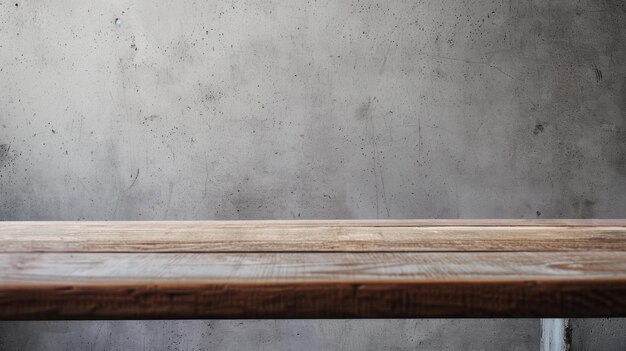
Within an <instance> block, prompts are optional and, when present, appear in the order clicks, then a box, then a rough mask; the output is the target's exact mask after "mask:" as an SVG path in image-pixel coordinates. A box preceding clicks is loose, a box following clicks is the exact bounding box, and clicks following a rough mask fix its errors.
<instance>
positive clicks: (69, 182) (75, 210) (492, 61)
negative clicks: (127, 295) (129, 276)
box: [0, 0, 626, 350]
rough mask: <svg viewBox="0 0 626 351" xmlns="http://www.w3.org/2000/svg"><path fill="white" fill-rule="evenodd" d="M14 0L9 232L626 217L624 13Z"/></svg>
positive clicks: (534, 329) (288, 332)
mask: <svg viewBox="0 0 626 351" xmlns="http://www.w3.org/2000/svg"><path fill="white" fill-rule="evenodd" d="M13 1H16V2H13ZM13 1H12V2H8V1H2V2H1V3H0V219H5V220H43V219H55V220H76V219H133V220H141V219H260V218H265V219H271V218H284V219H297V218H558V217H561V218H590V217H598V218H601V217H622V218H623V217H626V196H624V194H626V156H625V155H626V125H625V124H626V123H625V122H626V118H625V114H626V86H625V84H626V64H625V59H626V7H625V6H626V5H624V2H623V1H621V0H577V1H572V0H551V1H531V0H528V1H523V0H522V1H519V0H510V1H496V0H474V1H472V0H422V1H418V0H406V1H400V0H390V1H378V2H377V1H372V0H363V1H358V0H353V1H347V0H317V1H308V0H307V1H305V0H276V1H269V0H247V1H246V0H243V1H239V0H232V1H217V0H204V1H191V0H184V1H175V2H172V1H165V0H153V1H130V0H127V1H124V0H111V1H81V0H56V1H50V0H38V1H34V0H28V1H24V0H13ZM0 328H2V329H1V330H2V332H1V333H0V345H1V346H0V348H1V347H4V348H6V349H29V350H36V349H42V350H43V349H52V350H55V349H58V350H61V349H63V350H68V349H82V348H85V347H86V346H87V345H89V346H94V345H95V346H98V348H110V349H116V348H119V349H128V348H131V347H132V348H141V347H142V346H145V347H146V348H150V349H167V348H170V347H171V348H177V347H180V348H190V347H193V346H195V347H196V348H217V347H218V346H219V347H220V348H221V347H224V348H225V347H229V348H235V349H236V348H248V347H257V346H258V347H260V348H266V349H294V348H300V349H302V348H307V347H308V348H310V349H324V348H334V346H336V345H341V346H344V347H345V348H353V349H372V350H374V349H383V348H385V347H387V348H389V349H411V348H419V347H421V348H424V349H442V348H446V347H448V348H451V349H472V350H476V349H494V347H496V346H497V347H496V348H498V349H510V350H535V349H536V348H537V347H538V346H537V345H538V342H539V322H538V321H536V320H517V321H515V320H508V321H387V322H381V321H299V322H293V321H276V322H275V321H263V322H260V321H257V322H255V321H248V322H239V321H237V322H233V321H214V322H203V321H196V322H148V323H147V322H123V323H121V322H91V323H85V324H75V323H44V324H40V323H36V324H32V323H15V324H7V323H5V324H2V326H1V327H0ZM613 333H614V334H617V335H618V336H622V337H623V335H619V333H621V332H620V331H615V330H613ZM616 340H618V339H616ZM621 340H623V339H621Z"/></svg>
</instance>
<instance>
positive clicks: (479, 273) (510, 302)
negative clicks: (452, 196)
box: [0, 220, 626, 320]
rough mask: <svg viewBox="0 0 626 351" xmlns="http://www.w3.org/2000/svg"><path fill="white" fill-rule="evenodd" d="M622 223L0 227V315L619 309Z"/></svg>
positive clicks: (476, 313)
mask: <svg viewBox="0 0 626 351" xmlns="http://www.w3.org/2000/svg"><path fill="white" fill-rule="evenodd" d="M625 228H626V221H621V220H611V221H589V222H587V221H553V222H550V221H512V222H511V223H510V224H509V225H507V223H506V222H504V221H493V222H490V221H470V222H459V221H444V222H439V221H380V222H378V221H346V222H343V221H340V222H338V221H296V222H290V221H261V222H255V221H251V222H0V319H5V320H7V319H9V320H11V319H127V318H130V319H146V318H160V319H163V318H430V317H437V318H447V317H455V318H456V317H475V318H487V317H626V244H625V239H626V229H625Z"/></svg>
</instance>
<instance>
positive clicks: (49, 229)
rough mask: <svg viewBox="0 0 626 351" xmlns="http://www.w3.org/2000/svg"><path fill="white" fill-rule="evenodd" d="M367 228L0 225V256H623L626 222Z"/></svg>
mask: <svg viewBox="0 0 626 351" xmlns="http://www.w3.org/2000/svg"><path fill="white" fill-rule="evenodd" d="M306 223H308V225H307V224H306ZM369 223H372V222H371V221H365V222H363V223H359V222H356V221H352V222H350V224H352V225H350V226H348V225H347V224H346V223H342V222H332V221H319V222H318V221H304V223H299V221H294V224H289V222H279V221H259V222H256V221H248V222H232V223H231V222H207V221H205V222H0V242H1V243H2V246H0V252H285V251H301V252H332V251H346V252H350V251H363V252H365V251H379V252H380V251H414V252H416V251H576V250H626V224H625V223H626V222H625V221H622V222H619V221H616V220H612V221H607V222H606V223H604V224H605V225H602V226H597V227H596V226H586V225H584V222H581V221H574V222H572V223H570V224H572V225H566V224H567V223H568V222H565V221H562V222H560V223H561V225H557V226H546V225H539V224H540V223H544V222H543V221H542V222H536V223H535V222H531V221H525V222H523V223H524V225H520V226H503V225H501V224H502V223H501V221H497V222H494V224H490V225H478V224H471V225H460V224H462V223H457V225H454V226H453V225H451V222H449V221H445V222H444V224H443V225H439V224H438V223H437V222H434V221H429V222H426V221H420V222H418V223H419V225H410V223H412V221H393V222H391V223H390V224H391V225H390V226H382V225H380V224H378V225H374V226H368V225H367V224H369ZM455 223H456V222H455ZM479 223H483V224H484V223H487V222H486V221H481V222H479ZM495 223H498V225H495ZM620 223H621V225H618V224H620ZM532 224H534V225H532ZM609 224H610V225H609Z"/></svg>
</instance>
